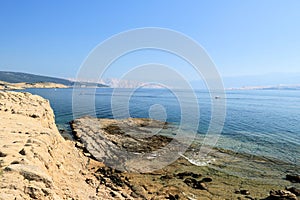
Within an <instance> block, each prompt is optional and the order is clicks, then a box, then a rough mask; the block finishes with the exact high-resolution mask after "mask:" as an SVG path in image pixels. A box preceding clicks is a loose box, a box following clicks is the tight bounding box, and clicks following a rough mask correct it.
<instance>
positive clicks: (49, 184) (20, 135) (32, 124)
mask: <svg viewBox="0 0 300 200" xmlns="http://www.w3.org/2000/svg"><path fill="white" fill-rule="evenodd" d="M88 163H90V162H89V158H87V157H85V156H84V155H83V154H82V153H81V152H80V150H78V149H77V148H75V144H74V143H73V142H71V141H65V140H64V139H63V138H62V136H61V135H60V134H59V132H58V130H57V127H56V125H55V123H54V114H53V111H52V109H51V108H50V105H49V102H48V101H47V100H45V99H43V98H41V97H39V96H36V95H31V94H29V93H17V92H0V199H1V200H10V199H12V200H13V199H17V200H23V199H25V200H26V199H41V200H44V199H78V200H79V199H112V197H111V195H110V194H109V193H110V190H109V189H107V188H105V187H102V188H101V189H98V191H97V187H98V186H99V183H98V182H97V180H96V178H95V177H94V176H91V175H90V174H89V171H88V167H89V166H88V165H87V164H88ZM89 177H92V178H91V179H92V180H94V182H95V183H97V185H96V187H94V186H91V185H90V184H88V183H87V182H86V179H87V178H89Z"/></svg>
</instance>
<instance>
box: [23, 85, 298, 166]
mask: <svg viewBox="0 0 300 200" xmlns="http://www.w3.org/2000/svg"><path fill="white" fill-rule="evenodd" d="M26 91H28V92H30V93H33V94H38V95H40V96H43V97H44V98H46V99H49V100H50V103H51V106H52V108H53V110H54V112H55V116H56V123H57V125H58V127H59V128H64V129H68V122H69V121H71V120H72V119H73V112H72V92H73V90H72V89H27V90H26ZM113 92H114V90H113V89H111V88H99V89H97V90H96V93H95V95H94V93H93V90H89V89H86V91H85V92H84V93H82V95H83V96H86V97H89V96H92V97H94V96H95V105H96V106H95V112H96V115H97V117H100V118H114V117H115V116H114V114H113V112H112V105H111V100H112V96H113V98H114V99H115V101H116V102H117V103H118V102H123V101H126V100H127V98H126V97H128V95H130V98H129V115H130V116H131V117H138V118H140V117H143V118H144V117H146V118H148V117H153V116H154V118H155V116H157V118H158V119H160V117H161V116H160V115H159V114H158V115H156V114H155V112H160V111H161V110H160V109H161V107H159V106H158V107H157V105H160V106H162V107H163V108H164V112H165V115H162V116H165V117H166V120H167V121H168V122H173V123H174V124H180V120H181V112H182V111H181V107H182V105H188V106H186V107H185V108H188V109H191V111H194V110H195V109H197V106H193V105H190V101H189V99H188V98H186V99H181V100H180V101H179V100H178V99H177V97H176V96H175V94H174V93H172V91H168V90H163V89H138V90H136V91H134V92H133V93H131V92H132V91H131V90H128V89H121V90H120V89H118V90H117V91H115V93H113ZM176 92H179V93H180V92H181V93H184V92H185V91H176ZM182 96H184V95H182ZM196 96H197V100H198V106H199V110H198V112H199V113H200V123H199V127H198V131H197V132H198V134H200V136H205V134H206V132H207V130H208V125H209V122H210V119H211V99H210V96H209V93H208V92H207V91H196ZM153 105H155V106H156V107H155V106H154V107H152V108H154V110H152V111H150V116H149V109H150V108H151V106H153ZM80 106H81V108H82V109H81V110H80V112H79V113H78V111H77V113H76V116H84V115H93V114H94V111H93V110H91V109H85V108H88V106H87V105H85V104H84V103H83V104H82V105H80ZM155 108H157V110H155ZM114 109H115V110H116V112H118V113H119V115H118V117H122V113H124V116H123V117H126V116H127V115H126V112H123V111H122V109H123V108H122V106H120V107H118V106H116V107H114ZM150 110H151V109H150ZM120 113H121V116H120ZM185 127H189V124H188V123H187V124H185ZM187 131H188V129H187ZM217 146H218V147H222V148H225V149H230V150H234V151H236V152H243V153H250V154H254V155H260V156H265V157H272V158H276V159H279V160H282V161H286V162H289V163H291V164H296V165H300V91H296V90H295V91H292V90H290V91H289V90H251V91H246V90H244V91H243V90H240V91H227V94H226V120H225V124H224V128H223V131H222V134H221V137H220V138H219V140H218V143H217Z"/></svg>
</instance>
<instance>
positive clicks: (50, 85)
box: [0, 81, 69, 90]
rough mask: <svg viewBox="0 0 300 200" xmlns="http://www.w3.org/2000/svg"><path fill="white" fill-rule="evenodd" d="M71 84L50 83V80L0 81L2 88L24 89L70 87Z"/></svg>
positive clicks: (0, 87)
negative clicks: (35, 81) (31, 81)
mask: <svg viewBox="0 0 300 200" xmlns="http://www.w3.org/2000/svg"><path fill="white" fill-rule="evenodd" d="M68 87H69V86H66V85H63V84H59V83H50V82H39V83H7V82H4V81H0V90H24V89H27V88H68Z"/></svg>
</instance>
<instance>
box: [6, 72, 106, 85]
mask: <svg viewBox="0 0 300 200" xmlns="http://www.w3.org/2000/svg"><path fill="white" fill-rule="evenodd" d="M0 81H5V82H8V83H22V82H26V83H41V82H48V83H57V84H63V85H66V86H72V85H74V84H75V82H74V81H69V80H67V79H62V78H54V77H48V76H40V75H35V74H28V73H22V72H7V71H0ZM79 84H80V85H84V86H87V87H88V86H97V87H107V85H104V84H100V83H97V84H96V85H95V83H87V82H79Z"/></svg>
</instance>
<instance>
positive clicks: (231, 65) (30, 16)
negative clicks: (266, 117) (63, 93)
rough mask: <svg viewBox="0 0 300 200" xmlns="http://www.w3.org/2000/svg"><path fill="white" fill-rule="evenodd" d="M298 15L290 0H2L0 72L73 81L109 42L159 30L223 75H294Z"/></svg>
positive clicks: (298, 56)
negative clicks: (193, 45)
mask: <svg viewBox="0 0 300 200" xmlns="http://www.w3.org/2000/svg"><path fill="white" fill-rule="evenodd" d="M299 10H300V1H297V0H294V1H293V0H286V1H282V0H280V1H279V0H263V1H262V0H245V1H238V0H233V1H230V0H229V1H214V0H212V1H198V0H195V1H192V0H189V1H179V0H178V1H177V0H165V1H159V0H151V1H150V0H149V1H138V0H136V1H133V0H127V1H121V0H119V1H114V0H110V1H101V0H95V1H92V0H90V1H78V0H65V1H58V0H53V1H46V0H45V1H33V0H32V1H31V0H26V1H21V0H20V1H16V0H6V1H5V0H2V1H0V70H6V71H22V72H29V73H35V74H42V75H50V76H58V77H66V78H69V77H75V76H76V73H77V71H78V69H79V67H80V65H81V63H82V62H83V60H84V59H85V58H86V56H87V55H88V54H89V52H90V51H91V50H92V49H93V48H94V47H95V46H96V45H97V44H99V43H100V42H102V41H103V40H105V39H107V38H108V37H110V36H112V35H114V34H117V33H119V32H122V31H126V30H128V29H133V28H141V27H163V28H169V29H174V30H176V31H179V32H182V33H184V34H186V35H188V36H190V37H191V38H193V39H194V40H196V41H197V42H198V43H199V44H200V45H202V46H203V47H204V48H205V49H206V51H207V52H208V54H209V55H210V57H211V58H212V60H213V61H214V63H215V64H216V66H217V68H218V70H219V72H220V74H221V75H222V76H224V77H225V76H242V75H261V74H270V73H291V74H294V73H299V72H300V66H299V65H300V12H299ZM109 75H110V76H114V75H115V76H117V75H118V68H117V67H116V68H115V69H112V70H111V72H110V74H109Z"/></svg>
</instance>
